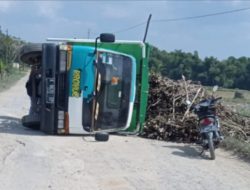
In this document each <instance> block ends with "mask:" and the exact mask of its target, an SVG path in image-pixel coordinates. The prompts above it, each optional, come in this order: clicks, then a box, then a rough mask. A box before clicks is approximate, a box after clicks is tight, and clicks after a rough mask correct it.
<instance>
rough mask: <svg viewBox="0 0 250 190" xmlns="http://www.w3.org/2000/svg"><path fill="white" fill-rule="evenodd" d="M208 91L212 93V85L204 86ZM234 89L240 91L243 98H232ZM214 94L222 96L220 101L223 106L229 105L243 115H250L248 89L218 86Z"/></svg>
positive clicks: (249, 93)
mask: <svg viewBox="0 0 250 190" xmlns="http://www.w3.org/2000/svg"><path fill="white" fill-rule="evenodd" d="M206 89H207V90H208V91H209V93H210V94H211V93H212V87H206ZM235 91H238V92H241V93H243V95H244V98H236V99H235V98H234V94H235ZM215 95H216V96H221V97H222V98H223V100H222V102H223V104H224V105H225V106H228V107H230V108H231V109H232V110H235V111H236V112H237V113H239V114H240V115H243V116H247V117H250V91H248V90H239V89H227V88H219V89H218V91H217V92H216V93H215Z"/></svg>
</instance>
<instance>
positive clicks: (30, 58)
mask: <svg viewBox="0 0 250 190" xmlns="http://www.w3.org/2000/svg"><path fill="white" fill-rule="evenodd" d="M41 58H42V44H35V43H34V44H27V45H24V46H23V47H22V48H21V50H20V57H19V59H20V60H21V61H22V62H23V63H26V64H28V65H35V64H41V60H42V59H41Z"/></svg>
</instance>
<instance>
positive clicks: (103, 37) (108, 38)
mask: <svg viewBox="0 0 250 190" xmlns="http://www.w3.org/2000/svg"><path fill="white" fill-rule="evenodd" d="M100 41H101V42H107V43H112V42H115V35H114V34H110V33H102V34H100Z"/></svg>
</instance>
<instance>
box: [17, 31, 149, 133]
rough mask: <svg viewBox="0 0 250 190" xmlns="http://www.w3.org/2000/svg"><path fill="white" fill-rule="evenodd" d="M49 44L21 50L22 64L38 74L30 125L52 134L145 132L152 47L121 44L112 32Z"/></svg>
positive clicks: (26, 121) (27, 120) (27, 121)
mask: <svg viewBox="0 0 250 190" xmlns="http://www.w3.org/2000/svg"><path fill="white" fill-rule="evenodd" d="M48 40H49V41H51V42H53V43H43V44H27V45H25V46H23V47H22V49H21V52H20V60H21V61H22V62H24V63H26V64H29V65H31V66H32V67H31V68H32V69H34V70H36V72H34V73H37V76H35V79H34V80H35V81H36V82H34V83H33V84H31V86H33V88H32V89H33V90H31V94H30V97H31V105H32V106H31V107H32V109H31V110H30V113H29V115H26V116H24V117H23V119H22V122H23V125H24V126H27V127H31V128H38V129H40V130H41V131H44V132H46V133H48V134H88V133H96V132H100V131H104V132H107V133H110V132H124V133H138V132H140V131H142V128H143V123H144V120H145V114H146V106H147V97H148V87H149V86H148V56H149V45H148V44H147V43H143V42H140V41H115V37H114V35H112V34H101V35H100V36H99V37H97V38H96V39H95V40H83V39H57V38H54V39H48ZM31 73H32V71H31ZM30 78H31V80H32V77H31V76H30Z"/></svg>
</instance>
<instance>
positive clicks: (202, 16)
mask: <svg viewBox="0 0 250 190" xmlns="http://www.w3.org/2000/svg"><path fill="white" fill-rule="evenodd" d="M247 10H250V7H246V8H241V9H233V10H229V11H222V12H216V13H210V14H204V15H197V16H189V17H180V18H170V19H153V20H152V21H151V22H174V21H183V20H193V19H199V18H205V17H213V16H218V15H224V14H231V13H236V12H241V11H247ZM146 23H147V21H144V22H141V23H138V24H136V25H132V26H130V27H127V28H124V29H121V30H118V31H115V32H113V33H115V34H117V33H122V32H126V31H129V30H133V29H135V28H138V27H140V26H143V25H145V24H146Z"/></svg>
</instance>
